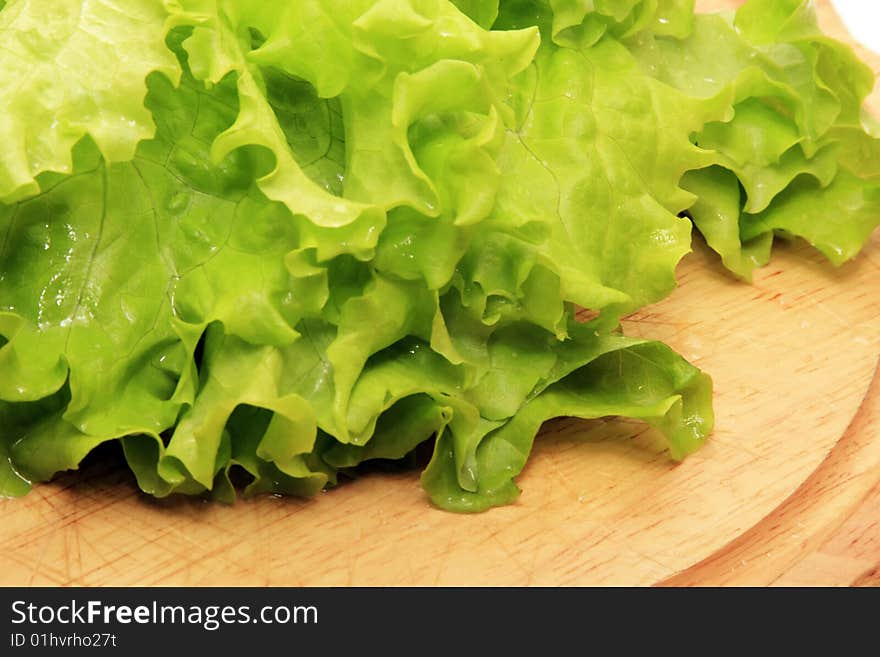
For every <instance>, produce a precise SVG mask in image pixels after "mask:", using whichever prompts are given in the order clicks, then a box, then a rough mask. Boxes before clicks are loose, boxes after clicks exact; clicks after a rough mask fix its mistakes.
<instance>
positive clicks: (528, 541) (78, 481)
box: [0, 2, 880, 585]
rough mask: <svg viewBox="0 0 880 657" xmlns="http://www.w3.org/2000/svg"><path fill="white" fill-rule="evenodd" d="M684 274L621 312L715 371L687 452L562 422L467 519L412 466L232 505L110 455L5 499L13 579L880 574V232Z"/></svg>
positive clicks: (814, 578)
mask: <svg viewBox="0 0 880 657" xmlns="http://www.w3.org/2000/svg"><path fill="white" fill-rule="evenodd" d="M703 4H704V5H705V4H706V3H703ZM711 4H713V5H714V6H719V5H726V6H730V5H733V4H736V3H733V2H727V3H724V2H715V3H711ZM819 9H820V13H821V17H822V21H823V25H825V27H826V28H827V29H828V30H829V31H831V32H833V33H836V34H838V35H840V34H842V32H841V29H842V28H841V26H840V25H839V24H838V23H836V22H835V19H834V17H833V15H832V14H831V12H830V11H829V9H828V7H827V5H826V4H825V3H819ZM872 63H873V64H874V65H876V68H877V69H878V70H880V63H878V59H877V58H874V59H873V60H872ZM875 99H876V96H875ZM875 102H876V100H875ZM876 106H877V107H880V104H877V105H876ZM678 274H679V280H680V287H679V289H678V290H677V291H676V292H675V293H674V294H673V295H672V296H671V297H670V298H669V299H667V300H665V301H664V302H663V303H660V304H657V305H655V306H652V307H650V308H646V309H644V310H642V311H641V312H639V313H638V314H637V315H635V316H633V317H632V318H630V319H629V320H628V321H627V327H626V328H627V331H628V332H629V333H631V334H633V335H642V336H646V337H652V338H656V339H662V340H665V341H667V342H669V343H670V344H671V345H672V346H673V347H674V348H676V349H677V350H679V351H680V352H681V353H683V354H684V355H685V356H686V357H688V358H689V359H691V360H692V361H693V362H694V363H696V364H697V365H699V366H700V367H702V368H704V369H705V370H707V371H708V372H710V373H711V374H712V375H713V377H714V380H715V387H716V390H715V403H716V414H717V429H716V431H715V433H714V435H713V437H712V439H711V441H710V443H709V444H708V445H707V446H706V448H705V449H704V450H702V451H701V452H700V453H698V454H696V455H695V456H693V457H691V458H690V459H688V460H687V461H686V462H684V463H682V464H680V465H676V464H674V463H672V462H670V461H669V459H668V457H667V455H666V453H665V450H664V448H663V444H662V440H661V439H660V437H659V436H658V435H657V434H656V433H654V432H653V431H651V430H649V429H647V428H645V427H644V426H643V425H641V424H638V423H634V422H627V421H622V420H605V421H597V422H582V421H575V420H558V421H555V422H552V423H550V424H548V426H547V427H545V429H544V431H543V432H542V435H541V437H540V438H539V440H538V442H537V445H536V449H535V454H534V456H533V458H532V460H531V461H530V463H529V465H528V467H527V469H526V471H525V472H524V473H523V475H522V476H521V477H520V479H519V483H520V485H521V487H522V488H523V491H524V492H523V495H522V497H521V498H520V500H519V501H518V502H517V503H516V504H514V505H512V506H510V507H505V508H501V509H496V510H493V511H491V512H489V513H486V514H482V515H478V516H459V515H454V514H450V513H445V512H442V511H439V510H436V509H434V508H432V507H431V506H430V505H429V504H428V502H427V500H426V498H425V496H424V494H423V493H422V492H421V489H420V488H419V484H418V476H417V474H416V473H414V472H410V473H373V474H370V475H369V476H365V477H363V478H361V479H359V480H357V481H354V482H350V483H347V484H345V485H343V486H340V487H339V488H337V489H335V490H332V491H329V492H326V493H324V494H322V495H320V496H318V498H316V499H314V500H309V501H303V500H291V499H279V498H272V497H269V498H261V499H256V500H247V501H242V502H240V503H238V504H236V505H235V506H232V507H225V506H219V505H215V504H209V503H206V502H202V501H199V500H191V499H172V500H164V501H156V500H151V499H148V498H146V497H144V496H142V495H140V494H139V493H138V492H137V490H136V488H135V486H134V483H133V481H132V479H131V477H130V475H129V474H128V473H126V472H125V471H124V470H122V469H119V468H117V467H115V463H114V460H113V458H112V457H110V458H104V459H97V460H93V461H91V462H90V464H89V465H87V466H86V467H85V468H84V469H83V470H82V471H80V472H78V473H71V474H66V475H64V476H62V477H59V478H58V479H57V480H56V481H54V482H53V483H51V484H47V485H43V486H39V487H37V488H36V489H35V491H34V492H33V493H32V494H31V495H30V496H28V497H26V498H23V499H21V500H14V501H3V502H0V518H2V520H0V584H6V585H12V584H25V585H28V584H31V585H38V584H49V585H132V584H137V585H221V584H224V585H245V584H252V585H351V584H360V585H389V584H391V585H418V584H428V585H433V584H441V585H448V584H464V585H498V584H510V585H529V584H547V585H560V584H562V585H568V584H591V585H592V584H614V585H645V584H655V583H665V584H719V583H724V584H772V583H776V584H850V583H858V584H872V583H878V582H880V566H878V564H880V522H878V519H880V483H878V482H880V380H878V377H877V375H876V369H877V363H878V356H880V304H878V303H877V293H878V291H880V233H875V235H874V239H873V241H872V242H871V244H870V245H869V246H868V248H867V249H866V250H865V252H864V253H863V254H862V255H861V256H859V257H858V258H857V259H856V260H855V261H853V262H851V263H849V264H847V265H845V266H843V267H841V268H840V269H834V268H833V267H831V266H830V265H828V264H827V263H825V262H824V261H823V259H822V258H821V257H819V256H818V255H817V254H816V253H815V252H814V251H813V250H812V249H811V248H810V247H808V246H807V245H805V244H803V243H794V244H782V245H780V246H779V247H778V250H777V253H776V255H775V257H774V260H773V262H772V263H771V265H770V266H768V267H767V268H765V269H764V270H762V271H761V272H759V273H758V275H757V276H756V280H755V283H754V285H752V286H749V285H744V284H741V283H738V282H736V281H734V280H733V279H731V278H730V277H728V276H726V275H724V274H723V273H722V271H721V269H720V266H719V264H718V263H717V261H716V259H715V257H714V256H713V255H712V254H710V253H709V252H708V251H707V249H706V248H705V247H704V246H701V245H700V244H697V245H695V251H694V253H692V254H691V255H689V256H688V257H687V258H685V260H684V261H683V262H682V264H681V266H680V268H679V272H678ZM872 381H873V383H872Z"/></svg>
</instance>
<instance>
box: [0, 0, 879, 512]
mask: <svg viewBox="0 0 880 657" xmlns="http://www.w3.org/2000/svg"><path fill="white" fill-rule="evenodd" d="M764 4H765V3H761V2H757V1H755V0H753V2H751V3H749V4H747V5H746V7H744V8H743V9H742V10H741V11H740V13H739V14H737V15H736V17H735V18H731V17H701V16H695V15H694V12H693V2H689V1H687V0H632V1H629V0H627V1H626V2H620V1H615V2H611V1H609V2H599V1H597V2H592V3H581V2H569V1H568V0H501V1H500V2H499V1H498V0H474V1H466V0H457V1H456V2H450V1H448V0H356V1H354V2H342V1H341V0H302V2H296V3H265V2H258V1H256V0H174V1H172V0H167V1H164V2H140V1H139V0H131V1H130V2H129V1H128V0H127V1H126V2H125V3H123V4H122V5H108V4H106V3H97V4H96V3H86V2H82V0H60V1H59V2H52V3H49V2H45V1H43V0H12V1H11V2H9V3H7V4H6V5H5V6H3V4H2V2H0V10H2V13H0V31H3V32H4V34H5V35H6V36H5V37H4V38H5V43H7V42H8V46H7V47H5V48H4V49H0V65H2V68H3V70H4V73H2V74H0V96H2V97H3V99H4V101H5V102H4V110H3V112H2V114H0V133H2V135H3V137H4V140H3V141H4V145H3V146H2V147H0V495H3V496H17V495H21V494H24V493H25V492H27V490H28V489H29V488H30V485H31V483H32V482H36V481H44V480H48V479H50V478H51V477H52V476H54V475H55V474H56V473H57V472H60V471H64V470H68V469H73V468H76V467H77V466H78V464H79V462H80V461H81V460H82V459H83V458H84V457H85V456H86V455H87V454H88V453H89V452H90V451H91V450H92V449H94V448H95V447H96V446H98V445H100V444H102V443H105V442H108V441H118V442H119V443H120V444H121V446H122V451H123V453H124V457H125V459H126V461H127V463H128V465H129V467H130V468H131V470H132V472H133V473H134V476H135V478H136V479H137V482H138V485H139V486H140V487H141V488H142V489H143V490H144V491H145V492H146V493H149V494H151V495H155V496H159V497H162V496H167V495H170V494H173V493H181V494H193V495H210V496H212V497H214V498H215V499H218V500H221V501H232V500H234V499H235V496H236V487H235V486H234V485H233V481H236V482H237V481H240V480H241V477H244V478H245V479H246V481H247V482H248V483H247V484H246V486H245V493H246V494H259V493H265V492H273V493H282V494H294V495H311V494H314V493H316V492H317V491H319V490H321V489H323V488H326V487H328V486H333V485H335V484H336V483H337V481H338V479H339V474H340V473H345V474H347V475H348V474H351V473H352V472H353V468H356V466H358V465H359V464H361V463H363V462H365V461H371V460H374V459H392V460H399V459H404V458H406V457H407V456H408V455H410V454H411V453H413V451H414V450H416V449H417V448H419V447H420V445H422V444H423V443H425V442H427V441H430V440H434V441H435V444H434V449H433V456H432V458H431V461H430V463H429V465H428V466H427V469H426V470H425V473H424V475H423V477H422V483H423V485H424V488H425V490H426V492H427V494H428V496H429V497H430V499H431V500H433V502H434V503H435V504H437V505H438V506H440V507H443V508H447V509H452V510H457V511H479V510H484V509H487V508H489V507H491V506H495V505H498V504H506V503H510V502H512V501H513V500H514V499H515V498H516V496H517V495H518V493H519V490H518V488H517V487H516V485H515V483H514V479H515V477H516V476H517V475H518V473H519V472H520V471H521V469H522V468H523V466H524V464H525V461H526V459H527V458H528V454H529V452H530V450H531V446H532V444H533V441H534V439H535V436H536V434H537V433H538V432H539V429H540V426H541V424H542V423H543V422H544V421H545V420H547V419H549V418H553V417H558V416H565V415H567V416H576V417H582V418H598V417H604V416H614V415H623V416H627V417H632V418H638V419H641V420H644V421H646V422H648V423H649V424H651V425H652V426H654V427H656V428H657V429H658V430H659V431H660V432H662V433H663V435H665V436H666V438H667V441H668V445H669V452H670V456H671V457H672V458H674V459H681V458H684V457H685V456H687V455H688V454H689V453H691V452H693V451H694V450H696V449H698V448H699V447H700V445H702V444H703V443H704V442H705V440H706V438H707V436H708V435H709V433H710V432H711V429H712V424H713V415H712V403H711V401H712V400H711V390H712V387H711V380H710V379H709V378H708V376H707V375H706V374H704V373H702V372H700V371H699V370H698V369H696V368H695V367H693V366H692V365H690V364H688V363H687V362H686V361H684V360H683V359H682V358H681V357H680V356H678V355H676V354H675V353H674V352H672V351H671V350H670V349H669V348H668V347H666V346H665V345H662V344H660V343H656V342H651V341H644V340H634V339H630V338H627V337H625V336H623V335H622V334H621V333H620V330H619V320H620V318H621V317H622V316H624V315H625V314H627V313H629V312H632V311H633V310H635V309H637V308H640V307H642V306H644V305H645V304H648V303H653V302H655V301H659V300H660V299H662V298H663V297H664V296H666V295H667V294H668V293H669V292H670V291H671V290H672V289H673V287H674V285H675V276H674V272H675V267H676V265H677V263H678V261H679V260H680V259H681V257H682V256H683V255H684V254H685V253H687V251H688V250H689V246H690V235H691V220H692V221H693V222H694V224H695V225H696V226H697V228H698V229H699V230H701V231H702V232H703V234H704V235H705V237H706V238H707V241H708V242H709V244H710V245H711V246H712V247H713V248H714V249H716V250H717V251H718V252H719V253H720V254H721V255H722V257H723V261H724V264H725V265H726V266H727V267H728V268H729V269H731V270H732V271H733V272H735V273H737V274H739V275H741V276H743V277H748V275H749V273H750V272H751V270H752V269H753V268H754V267H755V266H758V265H760V264H761V263H763V262H765V261H766V259H767V258H768V257H769V254H770V248H771V244H772V238H773V235H774V234H775V233H784V234H786V235H790V234H794V235H800V236H803V237H805V238H807V239H809V240H810V241H811V242H813V243H814V244H816V246H817V247H818V248H820V249H821V250H822V251H823V252H824V253H826V254H827V255H828V256H829V258H830V259H831V260H832V261H833V262H835V263H837V262H840V261H842V260H845V259H847V258H850V257H853V256H854V255H855V253H856V252H857V251H858V249H859V248H860V246H861V245H862V244H863V243H864V242H865V240H866V239H867V238H868V236H869V235H870V232H871V231H872V229H873V227H874V226H876V223H877V220H878V214H880V212H878V205H877V204H878V203H880V194H878V193H877V185H878V184H880V169H878V167H880V163H878V159H877V153H878V150H880V148H878V146H877V139H875V138H874V137H872V136H870V135H869V134H868V133H867V132H866V129H865V126H863V125H862V115H861V114H860V104H861V102H862V100H863V99H864V97H865V95H866V93H867V90H868V89H869V88H870V85H869V80H868V78H867V77H866V75H865V70H864V68H863V67H862V65H861V64H859V63H858V62H857V61H856V60H855V59H854V58H853V57H852V55H851V53H850V52H849V51H848V50H847V49H846V48H845V47H844V46H841V45H840V44H837V43H836V42H833V41H830V40H829V39H827V38H826V37H824V36H822V35H821V34H819V33H818V32H817V31H816V30H815V29H813V27H811V25H812V23H810V21H811V20H812V17H811V14H810V10H809V7H807V6H806V5H804V6H801V5H800V3H793V4H792V3H783V4H785V7H783V8H782V9H779V10H778V11H777V9H778V8H777V9H774V12H775V13H773V15H772V17H771V18H772V20H768V21H766V22H762V21H760V20H758V19H757V18H756V12H759V13H760V11H761V10H763V9H765V7H763V5H764ZM789 4H791V6H789ZM795 5H797V6H795ZM709 44H713V47H715V45H716V44H720V46H719V53H720V54H719V55H718V56H717V57H712V58H707V57H704V56H700V53H701V52H703V51H704V50H705V48H707V47H708V45H709ZM697 60H699V61H697ZM707 60H710V61H707ZM706 67H715V68H712V69H711V70H710V69H708V68H706ZM716 68H717V70H715V69H716ZM94 88H98V89H99V90H100V91H99V93H94V92H93V91H92V90H93V89H94ZM842 208H845V209H846V211H845V212H844V211H841V209H842ZM579 306H580V307H585V308H588V309H590V310H591V311H594V312H593V316H594V319H592V320H590V321H589V322H585V323H580V322H578V321H576V320H575V315H574V313H575V310H576V309H577V308H578V307H579ZM239 475H241V476H239Z"/></svg>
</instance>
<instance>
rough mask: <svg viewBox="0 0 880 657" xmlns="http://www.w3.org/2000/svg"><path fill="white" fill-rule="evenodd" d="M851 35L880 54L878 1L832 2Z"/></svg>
mask: <svg viewBox="0 0 880 657" xmlns="http://www.w3.org/2000/svg"><path fill="white" fill-rule="evenodd" d="M831 4H833V5H834V8H835V9H836V10H837V13H838V14H840V17H841V18H843V23H844V25H846V27H847V29H848V30H849V33H850V34H852V35H853V37H855V39H856V40H857V41H860V42H861V43H862V45H864V46H867V47H868V48H870V49H871V50H873V51H874V52H876V53H878V54H880V2H878V1H877V0H831Z"/></svg>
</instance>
